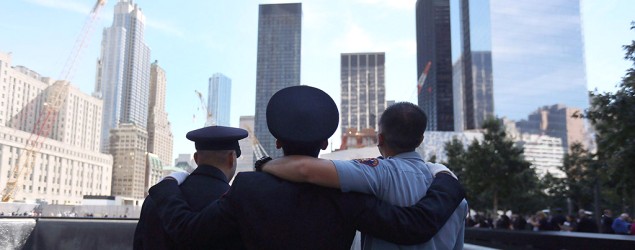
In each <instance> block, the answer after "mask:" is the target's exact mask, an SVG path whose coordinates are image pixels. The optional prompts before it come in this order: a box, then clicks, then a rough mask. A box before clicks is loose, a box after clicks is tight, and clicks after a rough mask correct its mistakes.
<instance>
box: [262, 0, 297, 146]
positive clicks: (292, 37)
mask: <svg viewBox="0 0 635 250" xmlns="http://www.w3.org/2000/svg"><path fill="white" fill-rule="evenodd" d="M301 33H302V4H301V3H289V4H261V5H260V9H259V16H258V58H257V62H256V117H255V126H254V127H255V128H254V132H255V134H256V137H257V138H258V140H259V141H260V143H261V144H262V146H263V147H264V148H265V150H266V151H267V153H269V155H270V156H271V157H273V158H275V157H279V156H281V155H282V150H278V149H276V143H275V139H274V138H273V136H272V135H271V133H269V129H268V127H267V120H266V110H267V103H269V99H270V98H271V96H272V95H273V94H274V93H276V92H277V91H278V90H280V89H283V88H286V87H290V86H295V85H300V44H301V42H300V41H301Z"/></svg>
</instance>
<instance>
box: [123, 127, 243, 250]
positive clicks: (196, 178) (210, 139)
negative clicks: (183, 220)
mask: <svg viewBox="0 0 635 250" xmlns="http://www.w3.org/2000/svg"><path fill="white" fill-rule="evenodd" d="M186 137H187V139H189V140H191V141H194V143H195V146H196V153H194V161H195V162H196V164H197V165H198V168H196V170H194V172H192V174H191V175H190V176H189V177H188V178H187V180H185V182H183V185H181V186H180V189H181V192H183V197H184V198H185V200H186V201H187V202H188V203H189V204H190V205H191V208H192V210H193V211H200V210H201V209H203V208H204V207H205V206H207V205H208V204H209V203H211V202H212V201H215V200H218V198H220V197H221V195H223V194H224V193H225V192H227V190H228V189H229V181H230V180H231V179H232V178H233V177H234V174H235V173H236V158H237V157H239V156H240V146H239V145H238V140H240V139H243V138H245V137H247V131H246V130H244V129H239V128H231V127H222V126H211V127H205V128H201V129H197V130H193V131H190V132H189V133H187V135H186ZM232 237H233V238H228V239H226V240H225V241H223V242H222V243H219V244H215V245H207V246H205V245H198V247H204V248H207V249H209V248H212V247H215V248H223V249H231V248H240V246H242V244H241V243H240V242H241V241H240V238H239V235H233V236H232ZM133 247H134V249H192V248H194V247H195V246H194V245H191V244H188V243H187V242H185V243H183V244H178V245H177V244H176V243H175V242H173V241H171V240H170V238H169V237H168V235H167V233H166V232H165V230H163V227H162V225H161V220H160V218H159V216H158V214H157V209H156V207H155V203H154V201H153V200H152V198H151V197H147V198H146V200H145V202H144V203H143V207H142V208H141V216H140V218H139V223H138V224H137V228H136V230H135V235H134V244H133Z"/></svg>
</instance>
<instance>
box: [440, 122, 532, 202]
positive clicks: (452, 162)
mask: <svg viewBox="0 0 635 250" xmlns="http://www.w3.org/2000/svg"><path fill="white" fill-rule="evenodd" d="M483 129H484V131H485V132H484V134H483V137H484V139H483V141H482V142H479V141H477V140H474V141H473V142H472V143H471V144H470V145H469V146H468V147H467V150H465V149H464V146H463V144H462V143H461V142H460V141H458V140H452V141H451V142H448V143H446V147H445V150H446V154H447V155H448V162H447V163H446V164H447V165H448V166H449V167H450V168H451V169H452V170H453V171H455V172H456V173H459V174H460V176H461V178H462V181H463V183H464V185H465V187H466V189H467V190H468V200H469V201H470V204H471V205H472V207H475V208H477V209H481V210H484V209H492V210H494V211H496V210H499V209H512V210H514V211H520V212H531V211H533V210H534V209H536V207H535V205H538V204H532V202H530V200H531V201H533V199H534V198H538V199H540V197H541V195H542V196H544V194H542V192H541V191H540V189H539V183H538V178H537V177H536V173H535V171H534V170H533V169H532V168H531V164H530V163H529V162H528V161H526V160H525V159H524V156H523V149H522V148H519V147H516V146H515V145H514V142H513V141H512V140H511V139H510V138H509V137H507V134H506V132H505V127H504V126H503V122H502V121H501V120H500V119H490V120H487V121H485V123H484V125H483ZM528 199H530V200H528Z"/></svg>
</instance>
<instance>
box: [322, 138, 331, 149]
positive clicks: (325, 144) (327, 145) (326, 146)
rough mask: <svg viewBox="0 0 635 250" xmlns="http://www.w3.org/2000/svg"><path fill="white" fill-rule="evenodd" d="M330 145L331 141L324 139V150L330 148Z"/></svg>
mask: <svg viewBox="0 0 635 250" xmlns="http://www.w3.org/2000/svg"><path fill="white" fill-rule="evenodd" d="M328 147H329V141H327V140H324V141H323V142H322V146H321V147H320V148H321V149H322V150H325V149H326V148H328Z"/></svg>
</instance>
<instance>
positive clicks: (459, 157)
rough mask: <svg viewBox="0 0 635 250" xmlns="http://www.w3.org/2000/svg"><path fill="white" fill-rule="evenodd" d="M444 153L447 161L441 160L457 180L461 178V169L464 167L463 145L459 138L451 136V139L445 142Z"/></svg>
mask: <svg viewBox="0 0 635 250" xmlns="http://www.w3.org/2000/svg"><path fill="white" fill-rule="evenodd" d="M444 150H445V155H446V156H447V157H448V161H447V162H443V165H446V166H447V167H448V168H449V169H450V170H452V172H454V174H456V176H457V177H459V180H463V171H464V168H465V157H464V156H465V146H464V145H463V142H461V141H460V140H459V139H456V138H452V140H451V141H449V142H446V143H445V147H444Z"/></svg>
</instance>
